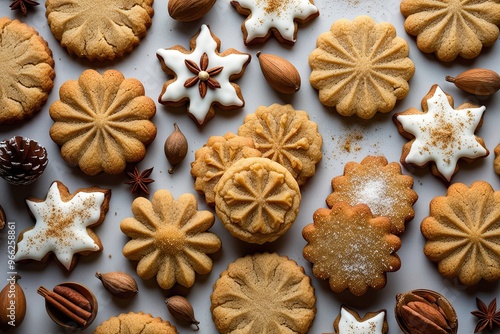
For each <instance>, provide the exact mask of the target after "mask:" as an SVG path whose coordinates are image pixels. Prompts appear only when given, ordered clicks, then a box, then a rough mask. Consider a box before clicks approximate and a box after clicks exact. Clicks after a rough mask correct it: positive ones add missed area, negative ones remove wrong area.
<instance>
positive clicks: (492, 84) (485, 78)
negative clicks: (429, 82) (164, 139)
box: [445, 68, 500, 96]
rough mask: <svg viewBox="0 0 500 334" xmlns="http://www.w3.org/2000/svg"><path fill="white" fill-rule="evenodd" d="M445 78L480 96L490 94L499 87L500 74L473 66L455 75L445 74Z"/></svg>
mask: <svg viewBox="0 0 500 334" xmlns="http://www.w3.org/2000/svg"><path fill="white" fill-rule="evenodd" d="M445 79H446V81H449V82H452V83H454V84H455V86H457V87H458V88H460V89H462V90H464V91H466V92H467V93H471V94H475V95H480V96H487V95H491V94H493V93H495V92H497V91H498V90H499V89H500V75H498V73H496V72H495V71H492V70H487V69H484V68H473V69H470V70H467V71H465V72H462V73H460V74H459V75H457V76H456V77H451V76H446V77H445Z"/></svg>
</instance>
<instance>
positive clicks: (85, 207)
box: [15, 181, 111, 271]
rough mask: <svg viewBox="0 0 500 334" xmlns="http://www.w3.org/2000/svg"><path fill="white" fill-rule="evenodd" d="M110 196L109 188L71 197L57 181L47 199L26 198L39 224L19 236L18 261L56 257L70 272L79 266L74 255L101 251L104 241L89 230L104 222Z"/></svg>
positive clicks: (89, 189) (91, 190)
mask: <svg viewBox="0 0 500 334" xmlns="http://www.w3.org/2000/svg"><path fill="white" fill-rule="evenodd" d="M110 196H111V191H110V190H109V189H101V188H97V187H92V188H83V189H78V190H77V191H76V192H75V193H74V194H70V193H69V191H68V188H66V187H65V186H64V184H62V183H61V182H59V181H55V182H53V183H52V185H51V186H50V188H49V191H48V193H47V197H46V198H45V200H41V199H37V198H29V199H27V200H26V203H27V205H28V209H29V210H30V212H31V214H32V215H33V217H34V218H35V219H36V222H35V226H34V227H31V228H28V229H26V230H24V231H22V232H21V234H20V235H19V239H18V242H17V251H16V256H15V259H16V261H20V262H23V261H27V260H34V261H45V260H46V259H48V257H49V256H50V254H54V255H55V257H56V258H57V260H58V261H59V262H60V263H61V264H62V265H63V266H64V267H65V268H66V269H67V270H68V271H70V270H73V268H74V267H75V265H76V258H75V254H81V255H87V254H89V253H91V252H98V251H101V250H102V244H101V241H100V240H99V237H98V236H97V235H96V234H95V233H94V232H93V231H92V230H91V229H90V228H91V227H95V226H97V225H99V224H101V223H102V222H103V220H104V217H105V216H106V213H107V211H108V208H109V198H110Z"/></svg>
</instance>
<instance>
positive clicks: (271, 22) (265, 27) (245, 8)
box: [231, 0, 319, 45]
mask: <svg viewBox="0 0 500 334" xmlns="http://www.w3.org/2000/svg"><path fill="white" fill-rule="evenodd" d="M231 4H232V5H233V6H234V7H236V10H237V11H238V12H239V13H240V14H243V15H247V16H248V17H247V18H246V19H245V21H244V22H243V25H242V26H241V30H242V31H243V40H244V42H245V44H246V45H250V44H257V43H264V42H265V41H266V40H267V39H269V37H270V36H271V34H273V35H274V37H276V39H277V40H278V41H279V42H280V43H286V44H289V45H293V44H295V41H296V39H297V23H304V22H307V21H309V20H311V19H313V18H315V17H317V16H318V15H319V11H318V8H316V6H314V2H313V0H233V1H231Z"/></svg>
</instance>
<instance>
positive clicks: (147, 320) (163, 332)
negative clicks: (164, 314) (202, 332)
mask: <svg viewBox="0 0 500 334" xmlns="http://www.w3.org/2000/svg"><path fill="white" fill-rule="evenodd" d="M94 334H178V332H177V329H176V328H175V327H174V326H173V325H171V324H170V323H169V322H168V321H165V320H163V319H161V318H160V317H156V318H154V317H153V316H152V315H151V314H148V313H144V312H137V313H134V312H129V313H122V314H120V315H118V316H116V317H111V318H109V319H108V320H106V321H104V322H102V323H101V324H100V325H99V326H98V327H97V328H96V329H95V331H94Z"/></svg>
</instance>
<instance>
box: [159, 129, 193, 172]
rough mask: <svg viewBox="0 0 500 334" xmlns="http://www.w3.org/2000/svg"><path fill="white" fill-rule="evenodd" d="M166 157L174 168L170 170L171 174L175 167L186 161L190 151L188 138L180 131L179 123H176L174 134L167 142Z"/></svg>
mask: <svg viewBox="0 0 500 334" xmlns="http://www.w3.org/2000/svg"><path fill="white" fill-rule="evenodd" d="M164 149H165V156H166V157H167V160H168V162H169V163H170V165H172V167H171V168H170V169H169V170H168V172H169V173H170V174H172V173H173V172H174V169H175V167H176V166H177V165H178V164H180V163H181V162H182V160H184V158H185V157H186V154H187V150H188V142H187V139H186V136H184V134H183V133H182V131H181V130H180V129H179V126H178V125H177V123H174V132H172V133H171V134H170V136H168V138H167V140H165V147H164Z"/></svg>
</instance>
